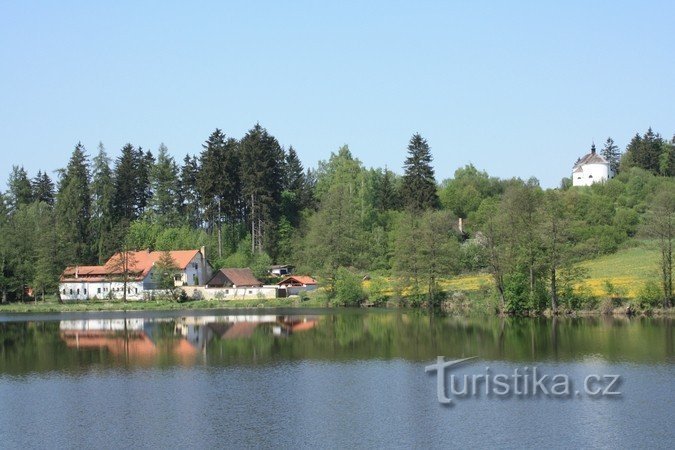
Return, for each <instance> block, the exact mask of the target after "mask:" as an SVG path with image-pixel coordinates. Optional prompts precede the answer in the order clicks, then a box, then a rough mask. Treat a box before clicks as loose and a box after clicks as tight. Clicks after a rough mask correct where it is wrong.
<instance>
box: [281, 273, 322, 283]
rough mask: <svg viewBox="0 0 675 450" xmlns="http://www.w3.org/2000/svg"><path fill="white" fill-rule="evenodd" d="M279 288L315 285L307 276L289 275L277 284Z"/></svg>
mask: <svg viewBox="0 0 675 450" xmlns="http://www.w3.org/2000/svg"><path fill="white" fill-rule="evenodd" d="M277 284H278V285H279V286H288V285H290V286H302V285H306V284H316V280H315V279H314V278H312V277H308V276H307V275H291V276H290V277H286V278H284V279H283V280H281V281H280V282H278V283H277Z"/></svg>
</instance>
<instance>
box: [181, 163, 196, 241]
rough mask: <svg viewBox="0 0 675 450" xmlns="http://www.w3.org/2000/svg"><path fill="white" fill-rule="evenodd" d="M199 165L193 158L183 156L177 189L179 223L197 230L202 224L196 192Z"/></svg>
mask: <svg viewBox="0 0 675 450" xmlns="http://www.w3.org/2000/svg"><path fill="white" fill-rule="evenodd" d="M198 174H199V163H198V161H197V158H196V157H195V156H193V157H190V155H185V158H184V159H183V166H182V167H181V170H180V180H179V189H178V210H179V213H180V216H181V222H182V223H183V224H185V225H187V226H188V227H190V228H199V227H200V226H201V224H202V219H201V214H200V211H199V193H198V190H197V176H198Z"/></svg>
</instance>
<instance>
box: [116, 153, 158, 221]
mask: <svg viewBox="0 0 675 450" xmlns="http://www.w3.org/2000/svg"><path fill="white" fill-rule="evenodd" d="M153 164H154V158H153V156H152V153H150V151H148V152H147V153H144V152H143V149H142V148H140V147H139V148H138V149H135V148H134V147H133V146H132V145H131V144H126V145H125V146H124V147H123V148H122V154H121V155H120V156H119V157H118V158H117V160H116V161H115V176H114V180H115V194H114V199H113V205H114V211H115V219H116V222H120V221H126V222H131V221H133V220H135V219H137V218H139V217H141V216H142V215H143V213H144V212H145V209H146V206H147V203H148V200H149V199H150V197H151V196H152V191H151V190H150V168H151V167H152V165H153Z"/></svg>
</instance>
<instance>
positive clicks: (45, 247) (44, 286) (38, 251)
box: [31, 202, 60, 301]
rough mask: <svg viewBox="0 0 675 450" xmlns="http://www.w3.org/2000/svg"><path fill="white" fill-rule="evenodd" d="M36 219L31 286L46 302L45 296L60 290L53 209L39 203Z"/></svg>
mask: <svg viewBox="0 0 675 450" xmlns="http://www.w3.org/2000/svg"><path fill="white" fill-rule="evenodd" d="M35 208H36V212H37V214H36V217H35V221H34V223H35V232H34V239H33V243H32V248H33V250H34V251H33V253H34V258H35V259H34V263H33V266H34V271H33V277H32V281H31V286H32V288H33V290H34V292H35V294H34V295H35V299H36V300H37V298H38V295H39V296H40V297H41V298H42V300H43V301H44V299H45V294H47V293H48V292H55V291H56V290H57V289H58V280H59V269H60V267H59V262H58V259H57V255H56V254H55V252H54V249H55V248H57V237H56V232H55V229H54V216H53V212H52V209H51V208H50V207H49V206H48V204H47V203H46V202H43V203H37V204H36V205H35Z"/></svg>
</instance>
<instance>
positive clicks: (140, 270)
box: [59, 247, 212, 300]
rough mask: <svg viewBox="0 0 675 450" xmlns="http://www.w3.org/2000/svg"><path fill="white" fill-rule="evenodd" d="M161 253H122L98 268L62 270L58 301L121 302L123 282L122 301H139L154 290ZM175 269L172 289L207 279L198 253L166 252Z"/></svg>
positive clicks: (208, 269) (206, 268) (202, 254)
mask: <svg viewBox="0 0 675 450" xmlns="http://www.w3.org/2000/svg"><path fill="white" fill-rule="evenodd" d="M163 253H164V252H151V251H149V250H146V251H140V252H125V253H117V254H115V255H113V256H112V257H111V258H110V259H109V260H108V261H107V262H106V263H105V264H104V265H102V266H72V267H66V270H64V271H63V274H61V280H60V283H59V291H60V292H59V293H60V295H61V299H62V300H87V299H90V298H99V299H105V298H122V297H123V296H124V290H125V286H124V282H123V281H124V279H125V278H126V280H127V283H126V291H127V292H126V297H127V299H129V300H140V299H142V298H143V297H144V293H145V292H147V291H149V290H152V289H156V288H157V279H158V277H159V274H157V273H156V270H155V264H156V263H157V261H159V259H160V258H161V257H162V254H163ZM169 254H170V255H171V258H172V259H173V261H174V262H175V264H176V266H177V267H178V271H177V272H176V273H175V274H174V280H175V285H176V286H197V285H204V284H205V283H206V280H207V279H208V278H209V277H210V276H211V272H212V269H211V265H210V264H209V263H208V261H207V260H206V256H205V252H204V248H203V247H202V249H201V250H177V251H172V252H169Z"/></svg>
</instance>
